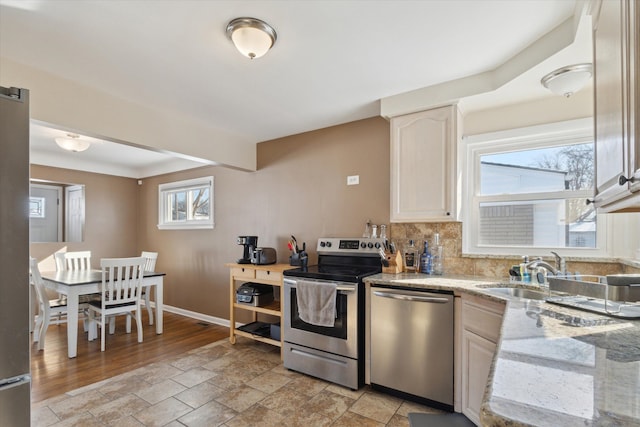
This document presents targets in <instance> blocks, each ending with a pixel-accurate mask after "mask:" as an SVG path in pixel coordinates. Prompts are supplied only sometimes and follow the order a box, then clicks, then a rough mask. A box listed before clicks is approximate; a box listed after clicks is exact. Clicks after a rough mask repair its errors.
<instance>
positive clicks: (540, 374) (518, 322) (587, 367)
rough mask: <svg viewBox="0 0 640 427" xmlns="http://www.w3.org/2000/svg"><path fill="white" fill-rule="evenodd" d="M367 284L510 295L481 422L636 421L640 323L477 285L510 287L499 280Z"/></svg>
mask: <svg viewBox="0 0 640 427" xmlns="http://www.w3.org/2000/svg"><path fill="white" fill-rule="evenodd" d="M365 282H367V283H375V284H382V285H390V286H404V287H415V288H425V289H441V290H449V291H453V292H454V294H456V295H460V294H461V293H465V292H466V293H471V294H473V295H480V296H484V297H486V298H489V299H492V300H494V301H495V300H501V299H502V300H504V299H507V301H508V304H507V307H506V310H505V313H504V318H503V324H502V331H501V337H500V341H499V342H498V348H497V351H496V356H495V358H494V362H493V366H492V368H491V372H490V374H489V384H488V386H487V389H486V391H485V398H484V404H483V407H482V413H481V421H482V425H484V426H549V427H572V426H583V427H584V426H640V321H629V320H623V319H614V318H611V317H607V316H602V315H599V314H594V313H589V312H585V311H578V310H572V309H568V308H564V307H560V306H557V305H554V304H550V303H545V302H543V301H533V300H521V299H519V298H513V297H509V298H503V297H499V296H495V295H492V294H489V293H488V292H486V291H483V290H482V288H486V287H490V286H506V285H507V284H508V281H507V280H500V279H496V280H495V281H494V280H491V279H487V278H475V277H450V276H426V275H422V274H412V273H403V274H397V275H394V274H377V275H375V276H369V277H367V278H366V279H365ZM519 286H521V285H519Z"/></svg>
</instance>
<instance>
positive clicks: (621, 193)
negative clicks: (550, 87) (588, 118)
mask: <svg viewBox="0 0 640 427" xmlns="http://www.w3.org/2000/svg"><path fill="white" fill-rule="evenodd" d="M593 9H594V32H593V43H594V87H595V135H596V144H595V145H596V198H595V201H596V206H597V207H598V208H599V209H600V210H601V211H602V212H616V211H625V210H634V211H640V192H638V190H640V137H639V132H640V123H638V118H637V114H638V102H639V99H640V91H639V89H638V85H639V83H638V79H639V76H638V69H639V68H640V65H639V61H640V59H639V56H640V55H639V54H638V49H639V48H640V46H638V44H639V40H640V10H639V9H640V8H639V7H638V3H637V2H635V1H628V0H607V1H594V2H593ZM628 179H629V180H628ZM634 193H635V194H634Z"/></svg>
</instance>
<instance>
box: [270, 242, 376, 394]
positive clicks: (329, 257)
mask: <svg viewBox="0 0 640 427" xmlns="http://www.w3.org/2000/svg"><path fill="white" fill-rule="evenodd" d="M383 245H384V240H382V239H365V238H321V239H319V240H318V246H317V251H318V264H317V265H314V266H309V267H306V268H297V269H293V270H286V271H285V272H284V275H285V278H284V306H283V309H284V327H283V334H284V356H283V362H284V366H285V367H286V368H288V369H292V370H295V371H298V372H302V373H305V374H308V375H312V376H315V377H318V378H322V379H324V380H327V381H331V382H334V383H336V384H340V385H343V386H345V387H349V388H351V389H354V390H357V389H358V388H360V387H361V386H362V385H364V317H365V313H364V312H365V307H364V301H365V293H364V283H363V278H364V277H366V276H370V275H372V274H376V273H380V272H381V271H382V265H381V261H380V255H379V248H380V247H382V246H383ZM309 289H311V291H309ZM314 292H315V293H317V295H314ZM310 295H311V297H310ZM316 297H317V298H318V299H322V298H323V297H324V298H325V300H324V301H325V302H328V304H327V306H328V307H329V309H330V310H331V311H330V313H331V315H330V316H324V318H323V319H324V320H323V321H320V320H318V319H319V316H316V314H326V311H327V306H318V305H314V303H317V302H318V301H317V299H316V300H314V298H316ZM305 298H311V299H312V300H313V301H312V303H309V302H308V301H305ZM314 307H321V308H318V313H315V312H312V313H308V312H307V311H308V310H309V309H310V308H311V309H313V308H314ZM320 317H322V316H320ZM309 318H311V320H310V319H309ZM303 319H305V320H303Z"/></svg>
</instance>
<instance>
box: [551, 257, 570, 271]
mask: <svg viewBox="0 0 640 427" xmlns="http://www.w3.org/2000/svg"><path fill="white" fill-rule="evenodd" d="M551 253H552V254H553V256H555V257H556V269H557V270H558V272H559V273H560V274H562V275H566V274H567V262H566V261H565V259H564V258H562V257H561V256H560V255H558V253H557V252H553V251H551ZM556 275H557V273H556Z"/></svg>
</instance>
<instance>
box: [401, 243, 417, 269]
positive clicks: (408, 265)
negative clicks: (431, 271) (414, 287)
mask: <svg viewBox="0 0 640 427" xmlns="http://www.w3.org/2000/svg"><path fill="white" fill-rule="evenodd" d="M419 262H420V253H419V252H418V248H417V247H416V245H415V244H414V242H413V239H412V240H409V245H408V246H407V247H406V248H405V250H404V269H405V271H408V272H412V273H417V272H418V263H419Z"/></svg>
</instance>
